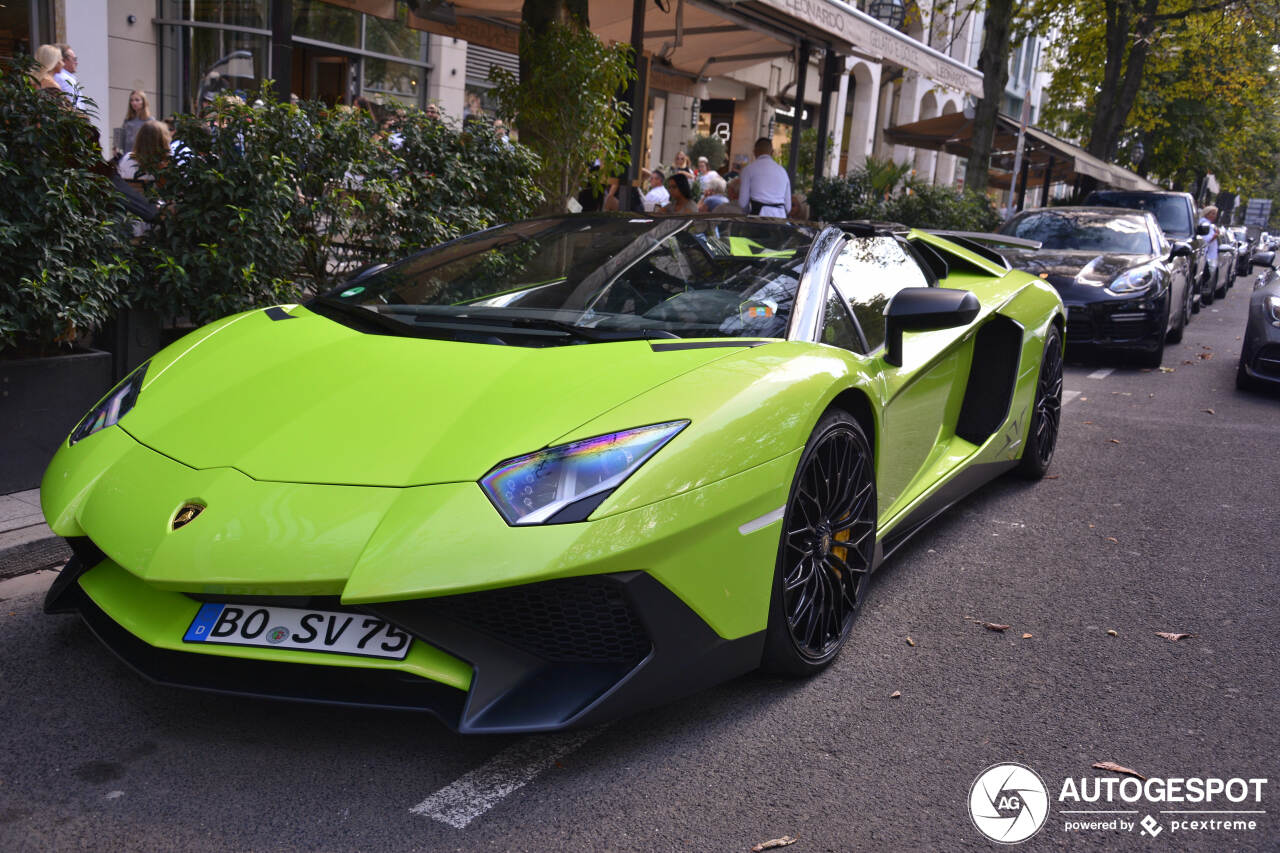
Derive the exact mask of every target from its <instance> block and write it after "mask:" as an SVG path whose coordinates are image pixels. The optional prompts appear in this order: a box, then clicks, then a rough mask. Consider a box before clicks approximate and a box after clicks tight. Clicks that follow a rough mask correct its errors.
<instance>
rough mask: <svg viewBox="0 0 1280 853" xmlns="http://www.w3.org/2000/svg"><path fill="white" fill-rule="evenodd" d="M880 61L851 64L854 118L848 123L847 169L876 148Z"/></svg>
mask: <svg viewBox="0 0 1280 853" xmlns="http://www.w3.org/2000/svg"><path fill="white" fill-rule="evenodd" d="M880 71H881V66H880V64H879V63H868V62H862V61H855V62H854V65H853V72H852V73H853V81H854V88H853V119H852V121H851V122H850V125H849V148H848V154H847V155H846V159H845V162H846V164H847V169H854V168H857V167H859V166H861V165H862V164H863V162H864V161H865V160H866V159H867V158H868V157H870V156H871V154H872V152H873V151H874V150H875V149H874V146H875V140H876V121H877V118H878V115H879V107H880Z"/></svg>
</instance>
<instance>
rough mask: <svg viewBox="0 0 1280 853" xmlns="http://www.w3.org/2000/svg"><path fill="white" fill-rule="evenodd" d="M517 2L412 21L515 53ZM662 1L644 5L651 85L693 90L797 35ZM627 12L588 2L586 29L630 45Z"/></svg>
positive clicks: (477, 0) (620, 3)
mask: <svg viewBox="0 0 1280 853" xmlns="http://www.w3.org/2000/svg"><path fill="white" fill-rule="evenodd" d="M522 5H523V0H462V2H460V3H459V4H458V5H457V6H456V7H455V9H454V11H455V14H456V15H457V19H458V23H457V25H456V26H451V25H448V24H441V23H437V22H434V21H426V20H423V19H421V18H418V19H416V20H414V21H413V24H414V25H415V26H420V27H421V28H422V29H425V30H427V31H429V32H435V33H440V34H441V35H451V36H455V37H457V38H464V39H467V40H468V41H470V42H475V43H477V44H481V45H483V46H485V47H492V48H495V49H498V50H507V51H510V52H514V51H515V49H516V44H517V37H518V34H519V27H520V9H521V7H522ZM667 6H668V11H665V12H664V11H663V10H662V9H660V8H659V7H658V5H657V4H656V3H649V4H647V5H646V7H645V18H644V50H645V52H646V53H648V54H650V55H651V56H652V57H654V59H655V62H654V63H653V66H652V68H653V73H654V74H655V76H657V77H658V78H659V79H655V80H653V81H651V84H652V85H654V86H655V88H662V89H666V90H669V91H678V90H680V89H681V88H685V89H688V92H689V93H692V87H693V85H694V84H695V83H696V82H697V80H698V78H699V77H705V76H710V75H715V74H723V73H725V72H726V71H733V70H736V69H740V68H746V67H749V66H752V65H758V64H759V63H761V62H766V61H768V60H770V59H776V58H779V57H786V56H791V55H792V53H793V51H794V50H795V44H796V41H797V38H796V36H794V35H793V34H791V33H787V32H785V31H783V30H775V29H773V28H771V27H769V26H767V25H765V24H758V25H753V23H752V22H750V21H747V20H743V19H741V18H740V16H735V15H734V14H733V13H732V12H730V11H728V10H724V9H720V8H719V7H716V6H714V5H712V4H710V3H700V2H695V0H685V2H683V3H681V2H680V0H670V3H668V4H667ZM631 13H632V4H631V3H630V2H628V0H590V7H589V9H588V15H589V17H590V21H591V31H592V32H593V33H595V34H596V35H597V36H599V37H600V38H601V39H603V40H604V41H606V42H627V43H629V42H630V41H631ZM503 30H505V33H504V32H502V31H503ZM681 81H684V82H683V83H681ZM664 83H665V85H664Z"/></svg>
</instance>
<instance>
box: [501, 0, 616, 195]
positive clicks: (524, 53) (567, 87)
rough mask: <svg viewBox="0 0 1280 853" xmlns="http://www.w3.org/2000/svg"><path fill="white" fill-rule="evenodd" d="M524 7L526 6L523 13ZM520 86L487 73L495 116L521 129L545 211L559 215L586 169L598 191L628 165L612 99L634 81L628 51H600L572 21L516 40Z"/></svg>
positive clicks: (507, 77)
mask: <svg viewBox="0 0 1280 853" xmlns="http://www.w3.org/2000/svg"><path fill="white" fill-rule="evenodd" d="M527 8H528V4H526V9H527ZM520 69H521V70H520V75H521V76H520V79H519V80H516V78H515V76H514V75H513V74H511V72H509V71H506V70H505V69H501V68H494V69H493V71H492V72H491V77H490V79H491V80H493V82H494V84H495V88H494V95H495V97H496V98H497V101H498V104H499V106H498V112H499V114H500V115H501V116H502V117H503V118H505V119H508V120H511V121H513V122H515V124H516V125H517V127H519V128H520V141H521V142H522V143H524V144H525V145H528V146H529V147H530V148H531V149H533V151H534V153H536V154H537V155H538V156H539V158H541V166H540V168H539V169H538V172H537V176H536V181H537V184H538V186H539V188H541V190H542V192H543V195H544V196H545V197H546V205H545V207H544V212H546V213H563V212H564V210H565V209H566V205H567V203H568V201H569V199H570V198H572V197H573V196H574V195H575V194H576V193H577V192H578V188H579V187H580V186H582V184H583V181H584V180H585V179H586V178H587V176H588V173H589V170H591V168H592V166H593V165H595V164H597V163H598V164H599V167H598V169H596V171H595V172H594V173H593V174H594V178H593V179H592V180H593V182H594V183H596V184H597V185H599V184H602V183H603V182H604V179H605V178H606V177H607V176H611V175H615V174H617V173H618V171H619V170H620V169H621V168H622V167H623V166H625V165H626V164H627V163H628V162H629V161H630V151H629V142H630V140H629V137H628V136H627V134H626V133H624V132H623V129H622V127H621V126H620V124H619V122H618V116H619V115H628V114H629V110H630V108H629V107H628V105H627V104H625V103H623V102H621V101H619V100H618V92H620V91H622V88H623V86H624V85H625V84H626V82H627V81H628V80H631V79H633V78H634V77H635V67H634V65H633V64H632V59H631V46H630V45H627V44H615V45H606V44H604V43H603V42H601V41H600V39H599V38H597V37H596V36H595V34H593V33H592V32H591V31H590V30H588V29H586V27H585V26H582V25H580V24H579V23H577V22H576V20H574V19H571V20H569V22H568V23H559V22H558V21H551V22H549V23H547V24H546V25H545V26H544V28H543V29H542V30H541V31H535V30H534V29H533V28H532V26H526V27H525V29H524V31H523V32H522V33H521V36H520Z"/></svg>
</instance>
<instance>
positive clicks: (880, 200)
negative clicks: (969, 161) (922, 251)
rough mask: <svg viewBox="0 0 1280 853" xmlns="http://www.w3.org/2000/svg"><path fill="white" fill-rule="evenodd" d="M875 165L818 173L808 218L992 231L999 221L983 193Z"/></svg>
mask: <svg viewBox="0 0 1280 853" xmlns="http://www.w3.org/2000/svg"><path fill="white" fill-rule="evenodd" d="M876 166H878V164H874V163H871V164H869V167H867V168H861V169H857V170H855V171H853V172H850V173H849V175H847V176H845V177H843V178H822V179H819V180H818V181H817V182H816V183H815V185H814V188H813V191H812V192H811V193H810V194H809V208H810V213H811V216H812V218H813V219H815V220H817V221H820V222H841V221H844V220H850V219H871V220H880V221H885V222H900V223H902V224H903V225H907V226H910V227H912V228H937V229H944V230H953V231H991V230H993V229H994V228H996V227H997V226H998V225H999V224H1000V215H999V214H998V213H997V212H996V209H995V205H994V204H992V202H991V199H990V198H988V197H987V196H986V195H983V194H981V193H976V192H974V191H972V190H967V189H966V190H957V189H955V188H954V187H950V186H937V185H934V184H930V183H926V182H924V181H919V180H915V179H911V178H907V179H905V180H898V179H897V178H896V177H892V176H891V178H886V177H885V175H884V174H883V173H884V171H885V170H883V169H881V168H875V167H876Z"/></svg>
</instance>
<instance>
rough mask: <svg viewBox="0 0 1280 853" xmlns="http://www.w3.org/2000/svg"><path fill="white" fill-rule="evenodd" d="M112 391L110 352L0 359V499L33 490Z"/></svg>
mask: <svg viewBox="0 0 1280 853" xmlns="http://www.w3.org/2000/svg"><path fill="white" fill-rule="evenodd" d="M110 388H111V353H109V352H100V351H98V350H89V351H88V352H80V353H71V354H69V355H56V356H53V357H51V358H22V359H15V360H12V361H6V360H4V359H0V428H2V429H3V435H4V444H3V449H2V450H0V495H6V494H9V493H10V492H19V491H23V490H25V489H34V488H36V487H37V486H39V485H40V478H41V477H42V476H43V475H44V469H45V467H46V466H47V465H48V464H49V460H50V459H51V458H53V454H54V451H56V450H57V449H58V446H59V445H60V444H62V442H63V441H64V440H65V439H66V437H67V434H68V433H70V432H71V430H72V428H74V427H75V425H76V423H77V422H78V421H79V420H80V418H82V417H84V414H85V412H87V411H89V407H90V406H92V405H93V404H94V403H96V402H98V400H100V399H101V398H102V395H103V394H105V393H107V391H108V390H110Z"/></svg>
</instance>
